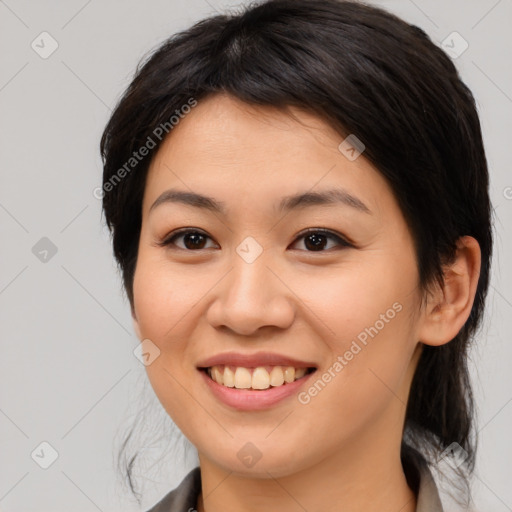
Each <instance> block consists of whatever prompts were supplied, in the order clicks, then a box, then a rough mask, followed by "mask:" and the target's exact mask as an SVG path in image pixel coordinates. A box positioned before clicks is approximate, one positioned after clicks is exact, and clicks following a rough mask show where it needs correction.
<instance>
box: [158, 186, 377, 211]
mask: <svg viewBox="0 0 512 512" xmlns="http://www.w3.org/2000/svg"><path fill="white" fill-rule="evenodd" d="M166 203H181V204H185V205H188V206H193V207H195V208H201V209H204V210H208V211H211V212H213V213H219V214H220V215H224V216H225V215H226V204H225V203H224V202H222V201H217V200H216V199H214V198H212V197H208V196H204V195H202V194H197V193H195V192H186V191H183V190H177V189H169V190H166V191H165V192H163V193H162V194H160V196H158V198H157V199H156V200H155V202H154V203H153V204H152V205H151V207H150V208H149V213H151V211H152V210H154V209H155V208H156V207H157V206H159V205H161V204H166ZM331 204H343V205H345V206H349V207H351V208H354V209H355V210H358V211H360V212H363V213H367V214H370V215H372V212H371V210H370V209H369V208H368V207H367V206H366V205H365V204H364V203H363V202H362V201H361V200H360V199H359V198H357V197H356V196H354V195H352V194H350V193H349V192H348V191H347V190H345V189H330V190H324V191H321V192H302V193H298V194H294V195H290V196H285V197H283V198H282V199H281V201H280V203H279V204H278V206H277V210H278V211H279V212H289V211H291V210H297V209H300V208H305V207H309V206H313V205H331Z"/></svg>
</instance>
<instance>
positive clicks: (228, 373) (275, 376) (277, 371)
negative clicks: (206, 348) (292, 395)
mask: <svg viewBox="0 0 512 512" xmlns="http://www.w3.org/2000/svg"><path fill="white" fill-rule="evenodd" d="M231 368H232V367H229V366H213V367H212V368H208V375H209V376H210V377H211V378H212V379H213V380H214V381H215V382H217V383H218V384H222V385H224V386H227V387H229V388H233V387H234V388H237V389H251V388H252V389H268V388H269V387H271V386H272V387H277V386H282V385H283V384H289V383H291V382H293V381H295V380H297V379H300V378H302V377H304V375H305V374H306V371H307V369H306V368H294V367H293V366H273V367H268V368H265V367H263V366H258V367H257V368H254V369H249V368H244V367H242V366H238V367H236V368H235V371H233V370H232V369H231ZM269 368H271V370H270V373H269V371H268V369H269ZM251 371H252V373H251Z"/></svg>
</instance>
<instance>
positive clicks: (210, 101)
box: [132, 95, 480, 512]
mask: <svg viewBox="0 0 512 512" xmlns="http://www.w3.org/2000/svg"><path fill="white" fill-rule="evenodd" d="M292 111H293V113H294V114H295V117H296V118H295V119H293V118H292V117H290V116H288V115H286V114H285V113H283V112H282V111H279V110H275V109H273V108H269V107H252V106H249V105H246V104H244V103H242V102H240V101H238V100H236V99H233V98H230V97H229V96H226V95H215V96H212V97H209V98H207V99H205V100H201V101H200V102H199V103H198V105H197V107H195V108H194V109H193V110H192V112H191V113H190V114H188V115H187V116H186V117H185V119H183V120H182V121H180V123H179V125H177V126H175V127H174V129H173V131H172V132H171V133H170V135H169V137H168V138H167V139H166V140H165V141H164V143H163V145H162V146H161V147H160V148H159V150H158V152H157V154H156V155H155V158H154V159H153V161H152V163H151V166H150V169H149V173H148V178H147V182H146V188H145V193H144V199H143V221H142V229H141V236H140V241H139V253H138V254H139V255H138V261H137V267H136V272H135V278H134V307H133V309H132V316H133V321H134V328H135V330H136V333H137V335H138V337H139V339H141V340H143V339H150V340H151V341H152V342H153V343H154V344H155V345H157V346H158V348H159V350H160V355H159V357H157V358H156V359H155V360H154V361H153V362H152V363H151V364H150V365H148V366H147V367H146V369H147V374H148V378H149V379H150V382H151V385H152V387H153V389H154V391H155V393H156V395H157V396H158V399H159V400H160V402H161V403H162V405H163V407H164V408H165V410H166V411H167V412H168V414H169V415H170V416H171V418H172V419H173V421H174V422H175V423H176V424H177V426H178V427H179V428H180V429H181V431H182V432H183V433H184V435H185V436H186V437H187V438H188V439H189V440H190V441H191V442H192V443H193V444H194V445H195V447H196V448H197V451H198V454H199V461H200V467H201V475H202V493H201V496H200V498H199V500H198V503H197V510H198V511H200V512H202V511H205V510H206V511H207V512H224V511H226V510H239V511H256V510H258V511H261V510H280V511H282V512H295V511H303V510H304V509H306V510H308V511H316V510H322V511H323V512H330V511H339V510H375V511H377V510H378V511H380V512H385V511H390V512H396V511H397V510H400V511H401V512H413V511H414V510H415V508H416V497H415V495H414V493H413V492H412V491H411V489H410V488H409V487H408V486H407V483H406V480H405V476H404V473H403V470H402V466H401V462H400V456H399V454H400V442H401V438H402V429H403V424H404V418H405V404H406V403H407V398H408V394H409V389H410V385H411V380H412V377H413V375H414V370H415V368H416V365H417V361H418V358H419V355H420V353H421V350H422V346H423V344H430V345H441V344H443V343H447V342H448V341H450V340H451V339H452V338H453V337H454V336H455V335H456V334H457V333H458V331H459V330H460V328H461V327H462V326H463V324H464V322H465V321H466V320H467V318H468V316H469V313H470V311H471V306H472V304H473V300H474V295H475V291H476V285H477V280H478V274H479V271H480V250H479V246H478V243H477V242H476V241H475V240H474V239H473V238H471V237H464V238H461V239H460V250H459V252H458V255H457V258H456V261H455V262H454V263H453V265H452V266H451V267H447V269H446V274H445V275H446V284H445V287H444V288H443V289H438V288H435V289H433V290H432V293H431V294H430V295H429V296H428V301H426V302H425V303H424V304H422V303H421V300H420V299H421V292H420V290H419V288H418V270H417V265H416V256H415V253H414V249H413V243H412V238H411V234H410V232H409V230H408V227H407V225H406V223H405V220H404V218H403V215H402V213H401V211H400V209H399V207H398V204H397V203H396V201H395V199H394V196H393V194H392V191H391V189H390V188H389V186H388V185H387V183H386V181H385V180H384V178H383V177H382V176H381V175H380V174H379V172H378V171H377V169H376V168H375V167H374V166H373V165H372V164H370V162H369V161H368V160H366V159H365V158H364V153H363V154H362V155H360V156H359V157H358V158H357V159H356V160H354V161H349V160H348V159H347V158H346V156H345V155H344V154H342V153H341V152H340V150H338V146H339V144H340V143H341V142H342V140H343V137H341V136H340V135H339V134H338V133H336V131H334V130H333V128H331V127H330V126H329V125H327V124H326V123H325V122H324V121H322V120H321V119H319V118H318V117H316V116H314V115H312V114H308V113H306V112H304V111H301V110H297V109H292ZM169 188H177V189H180V190H183V191H194V192H197V193H201V194H204V195H208V196H210V197H213V198H215V199H216V200H218V201H222V202H223V203H224V204H225V206H226V210H227V212H226V216H221V215H219V214H218V213H212V212H209V211H206V210H202V209H200V208H197V207H193V206H188V205H184V204H179V203H173V204H171V203H166V204H162V205H160V206H158V207H157V208H155V209H154V210H153V211H151V213H150V212H149V209H150V206H151V205H152V204H153V202H154V201H155V200H156V198H157V197H158V196H159V195H160V194H161V193H162V192H163V191H165V190H167V189H169ZM330 188H344V189H346V190H348V191H349V192H350V193H351V194H353V195H354V196H357V197H358V198H359V199H360V200H361V201H363V202H364V204H365V205H366V206H367V207H368V208H369V209H370V211H371V214H367V213H364V212H360V211H358V210H356V209H354V208H351V207H349V206H346V205H344V204H341V203H340V204H331V205H313V206H307V207H304V208H302V209H298V210H297V211H293V212H290V213H289V214H287V215H284V214H282V213H278V212H277V210H274V209H273V207H274V205H275V204H277V203H278V202H279V201H280V199H281V198H282V197H283V196H286V195H291V194H294V193H297V192H306V191H320V190H324V189H330ZM186 227H190V228H197V229H198V230H199V231H200V232H202V233H204V234H206V235H207V238H206V239H205V240H204V245H203V247H204V248H202V249H195V248H194V246H193V244H191V243H190V241H189V243H188V246H187V245H185V243H186V237H183V236H181V237H179V238H177V239H175V240H174V243H175V244H176V245H175V246H172V245H171V246H167V247H162V246H159V245H158V242H161V241H162V240H164V239H166V238H168V237H169V234H170V233H171V232H173V231H175V230H177V229H179V228H186ZM306 228H325V229H328V230H331V231H334V232H335V233H336V232H337V233H339V234H340V235H341V236H342V237H348V238H349V240H351V241H352V242H353V243H354V246H353V247H350V246H345V245H343V244H342V243H341V244H340V242H339V241H338V240H336V239H335V238H334V239H331V238H329V237H328V238H326V239H324V243H325V244H326V246H325V248H324V249H321V250H319V251H314V250H311V245H312V244H311V243H309V244H308V243H307V238H308V237H307V235H306V236H300V237H298V234H299V232H301V231H302V230H304V229H306ZM248 236H251V237H253V238H254V239H255V240H256V241H257V242H258V244H259V245H260V246H261V247H262V249H263V252H262V253H261V255H260V256H259V257H258V258H257V259H256V260H255V261H254V262H253V263H250V264H249V263H247V262H246V261H244V259H242V258H241V257H240V256H239V255H238V253H237V252H236V248H237V246H238V245H239V244H240V243H241V242H242V241H243V240H244V239H245V238H246V237H248ZM187 247H189V248H187ZM190 247H192V248H190ZM394 303H399V304H400V305H401V307H402V309H401V311H400V312H398V313H396V315H395V316H394V318H393V319H391V320H389V321H388V322H387V323H385V326H384V328H382V329H380V330H379V332H378V334H377V335H376V336H374V337H373V338H369V341H368V343H367V345H366V346H364V348H363V349H362V350H361V351H360V352H359V353H358V354H357V355H355V356H354V357H353V359H352V360H350V361H349V362H348V364H347V365H346V366H344V368H343V369H342V371H339V372H338V373H337V374H336V377H335V378H332V380H331V381H330V382H329V383H328V384H327V385H326V386H325V387H324V388H323V389H322V390H321V392H319V393H318V394H317V395H316V396H314V397H312V398H311V400H310V401H309V403H307V404H303V403H300V402H299V400H298V399H297V396H296V395H293V396H291V397H288V398H287V399H285V400H283V401H281V402H279V403H278V404H276V405H274V406H272V407H271V408H269V409H266V410H262V411H250V412H240V411H236V410H234V409H232V408H230V407H229V406H227V405H224V404H223V403H221V402H219V401H218V400H217V399H216V398H215V397H214V396H213V395H212V394H211V392H210V391H209V389H208V388H207V386H206V385H205V382H203V379H202V376H201V375H200V374H199V372H198V370H197V369H196V364H197V363H198V361H199V360H200V359H204V358H205V357H209V356H212V355H214V354H217V353H219V352H226V351H230V350H233V351H239V352H245V353H254V352H258V351H271V352H272V351H273V352H278V353H280V354H285V355H290V356H292V357H295V358H298V359H301V360H306V361H314V362H315V363H316V365H317V366H318V370H317V375H321V374H323V373H324V372H326V371H328V368H330V367H332V366H333V363H334V362H335V361H336V360H337V357H338V355H343V354H344V353H345V352H346V351H347V350H348V349H349V348H350V346H351V343H352V342H353V340H355V339H357V336H358V334H360V333H361V332H362V331H364V329H365V328H368V327H370V326H374V325H375V323H376V321H377V320H379V318H381V317H380V315H381V314H386V311H387V310H389V309H390V308H392V305H393V304H394ZM420 340H421V341H420ZM247 442H251V443H253V444H254V445H255V446H256V448H257V450H258V451H259V452H260V453H261V458H260V460H259V461H258V462H257V463H256V464H255V465H253V466H252V467H246V466H245V465H244V464H243V463H242V462H241V460H240V459H239V458H238V457H237V453H238V452H239V451H240V449H241V448H242V447H243V446H244V445H245V444H246V443H247Z"/></svg>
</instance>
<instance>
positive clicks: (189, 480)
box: [146, 466, 201, 512]
mask: <svg viewBox="0 0 512 512" xmlns="http://www.w3.org/2000/svg"><path fill="white" fill-rule="evenodd" d="M200 492H201V471H200V468H199V466H197V467H195V468H194V469H192V470H191V471H190V472H189V473H188V474H187V475H186V476H185V478H184V479H183V480H182V481H181V482H180V484H179V485H178V487H176V488H175V489H173V490H172V491H170V492H169V493H168V494H166V495H165V496H164V497H163V498H162V499H161V500H160V501H159V502H158V503H155V505H153V506H152V507H151V508H150V509H149V510H147V511H146V512H192V510H193V511H195V509H196V504H197V498H198V496H199V494H200ZM190 509H192V510H190Z"/></svg>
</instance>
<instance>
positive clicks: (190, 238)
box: [183, 233, 204, 249]
mask: <svg viewBox="0 0 512 512" xmlns="http://www.w3.org/2000/svg"><path fill="white" fill-rule="evenodd" d="M183 241H184V243H185V247H186V248H187V249H191V248H192V249H202V248H203V247H202V246H203V245H204V236H203V235H201V234H200V233H187V234H186V235H185V236H184V238H183ZM188 242H191V243H190V244H189V243H188ZM201 242H202V243H201Z"/></svg>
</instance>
